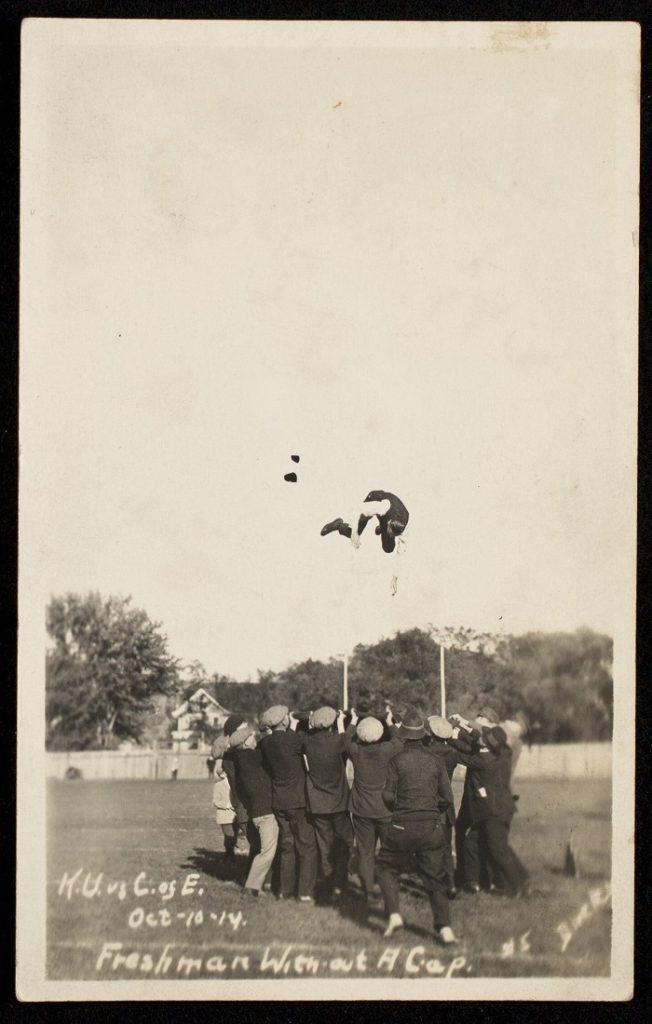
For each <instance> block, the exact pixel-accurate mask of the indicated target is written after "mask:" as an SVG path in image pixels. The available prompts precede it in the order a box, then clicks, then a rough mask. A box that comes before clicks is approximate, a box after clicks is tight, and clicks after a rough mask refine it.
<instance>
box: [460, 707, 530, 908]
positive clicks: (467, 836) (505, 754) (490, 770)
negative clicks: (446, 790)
mask: <svg viewBox="0 0 652 1024" xmlns="http://www.w3.org/2000/svg"><path fill="white" fill-rule="evenodd" d="M496 728H497V727H496V726H492V727H491V728H489V729H488V728H487V727H483V729H482V731H481V732H480V733H479V732H478V731H477V730H476V729H475V728H473V726H471V725H470V724H469V723H468V722H465V721H464V719H462V718H460V717H459V716H458V717H457V724H456V725H455V727H454V729H453V734H452V736H451V737H450V739H448V741H447V742H448V743H449V744H450V745H451V746H453V747H454V748H455V749H456V750H457V753H458V758H459V762H460V764H463V765H465V767H466V779H465V782H464V794H463V796H462V804H461V807H460V812H459V815H458V826H457V827H458V843H459V844H460V845H458V849H460V850H461V851H462V852H463V870H464V878H463V880H464V885H465V888H467V889H468V890H470V891H474V892H477V891H478V890H479V876H480V853H481V850H482V849H483V848H484V850H485V851H486V855H487V858H488V861H489V865H490V867H491V869H492V871H493V874H494V877H495V878H496V879H497V880H498V883H499V884H500V885H502V886H504V889H505V891H506V892H507V894H508V895H510V896H517V895H520V894H522V893H524V892H525V891H526V889H527V872H526V871H525V868H524V867H523V865H522V864H521V862H520V860H519V859H518V857H517V856H516V854H515V852H514V850H513V849H512V848H511V846H509V843H508V836H509V825H510V823H511V820H512V816H513V814H514V800H513V798H512V794H511V790H510V788H509V772H510V764H509V758H510V754H509V748H508V747H507V744H506V743H505V744H499V742H498V738H497V736H495V735H493V734H494V733H495V730H496ZM503 735H504V734H503ZM499 747H500V749H499Z"/></svg>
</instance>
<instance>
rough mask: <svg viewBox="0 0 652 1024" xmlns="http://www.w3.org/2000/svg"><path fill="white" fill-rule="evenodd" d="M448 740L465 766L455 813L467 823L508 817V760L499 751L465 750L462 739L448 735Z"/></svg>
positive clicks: (510, 804) (511, 803)
mask: <svg viewBox="0 0 652 1024" xmlns="http://www.w3.org/2000/svg"><path fill="white" fill-rule="evenodd" d="M448 743H449V744H450V745H451V746H452V747H454V748H455V749H456V750H457V752H458V758H459V763H460V764H463V765H465V767H466V779H465V780H464V794H463V796H462V804H461V807H460V813H459V815H458V817H459V818H460V819H461V820H462V821H463V822H468V823H469V825H475V824H478V823H479V822H481V821H486V820H487V818H492V817H494V818H504V817H511V816H512V815H513V813H514V801H513V800H512V796H511V792H510V790H509V779H508V780H507V786H506V785H505V766H506V765H507V768H509V761H508V760H507V759H506V758H504V757H503V756H502V754H501V755H499V756H496V755H495V754H491V753H490V752H489V751H484V750H477V751H476V752H474V753H469V752H468V744H467V743H466V742H465V741H461V742H460V740H454V739H450V740H448ZM510 758H511V755H510Z"/></svg>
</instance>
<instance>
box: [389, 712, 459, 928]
mask: <svg viewBox="0 0 652 1024" xmlns="http://www.w3.org/2000/svg"><path fill="white" fill-rule="evenodd" d="M398 731H399V735H400V736H401V738H402V739H403V740H404V743H403V750H402V751H400V752H399V753H398V754H396V755H395V756H394V757H393V758H392V760H391V761H390V762H389V767H388V771H387V778H386V780H385V789H384V790H383V799H384V801H385V803H386V804H387V806H388V807H389V808H390V809H391V811H392V820H391V824H390V825H389V828H388V830H387V834H386V837H385V839H384V840H383V845H382V847H381V850H380V853H379V854H378V858H377V861H376V871H377V875H378V882H379V884H380V888H381V889H382V892H383V897H384V899H385V912H386V914H387V917H388V922H387V928H386V930H385V933H384V934H385V937H389V936H390V935H392V934H393V933H394V932H395V931H396V930H397V928H402V927H403V923H404V922H403V918H402V917H401V914H400V911H399V884H400V878H401V875H402V874H403V873H404V872H405V871H406V870H407V867H408V863H409V861H410V860H411V858H412V856H413V857H414V859H415V861H416V866H417V871H418V872H419V875H420V877H421V879H422V881H423V884H424V885H425V888H426V890H427V892H428V897H429V899H430V906H431V909H432V914H433V923H434V928H435V932H436V933H437V934H438V936H439V939H440V941H441V942H442V943H443V944H444V945H447V946H448V945H451V944H453V943H454V942H456V941H457V940H456V938H455V935H454V934H453V931H452V929H451V927H450V910H449V903H448V899H447V897H446V887H447V875H446V839H445V835H444V829H443V827H442V823H441V815H442V811H445V810H446V808H447V807H448V806H449V805H450V804H452V802H453V794H452V792H451V786H450V782H449V779H448V773H447V772H446V768H445V766H444V764H443V762H442V761H441V760H440V759H439V758H436V757H433V756H432V754H431V753H430V752H429V751H428V750H427V749H426V747H424V745H423V743H422V740H423V739H424V737H425V735H426V730H425V726H424V721H423V718H422V717H421V715H420V714H419V713H418V712H417V711H415V710H409V711H407V712H406V714H405V716H404V718H403V720H402V722H401V725H400V726H399V730H398Z"/></svg>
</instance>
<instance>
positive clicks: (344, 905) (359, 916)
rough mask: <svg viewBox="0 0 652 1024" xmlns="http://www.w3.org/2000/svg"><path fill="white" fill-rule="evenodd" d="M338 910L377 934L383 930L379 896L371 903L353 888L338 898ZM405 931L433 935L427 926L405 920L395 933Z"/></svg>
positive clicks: (428, 936) (399, 933)
mask: <svg viewBox="0 0 652 1024" xmlns="http://www.w3.org/2000/svg"><path fill="white" fill-rule="evenodd" d="M338 910H339V912H340V915H341V916H342V917H343V918H346V919H347V920H349V921H352V922H353V923H354V924H356V925H358V926H359V927H361V928H367V929H368V930H369V931H372V932H375V933H376V934H377V935H379V936H380V935H382V933H383V931H384V930H385V926H386V924H387V921H386V918H385V911H384V907H383V901H382V899H380V898H379V899H378V900H377V901H376V902H374V903H373V904H368V903H367V902H366V900H365V899H364V897H363V895H362V892H361V891H359V890H355V889H353V890H350V891H349V892H348V893H347V894H346V896H344V897H343V898H342V899H341V900H340V902H339V904H338ZM405 933H408V934H410V935H416V936H417V937H418V938H421V939H431V940H432V937H433V933H432V931H428V929H427V928H422V927H421V925H418V924H412V923H410V922H409V921H406V922H405V925H404V927H403V928H402V929H401V930H400V932H398V933H397V934H398V935H399V936H400V935H401V934H405Z"/></svg>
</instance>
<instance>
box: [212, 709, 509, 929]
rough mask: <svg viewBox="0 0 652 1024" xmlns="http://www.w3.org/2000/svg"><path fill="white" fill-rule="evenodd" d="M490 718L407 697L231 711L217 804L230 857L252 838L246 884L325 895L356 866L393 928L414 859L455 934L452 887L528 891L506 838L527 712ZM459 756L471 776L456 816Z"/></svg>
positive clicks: (252, 893) (253, 891)
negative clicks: (426, 706) (365, 710)
mask: <svg viewBox="0 0 652 1024" xmlns="http://www.w3.org/2000/svg"><path fill="white" fill-rule="evenodd" d="M347 719H348V725H345V723H346V721H347ZM498 723H499V718H498V715H497V714H496V713H495V712H494V711H493V710H492V709H491V708H488V707H484V708H482V709H480V711H479V712H478V714H477V715H475V716H474V718H473V719H471V720H469V719H466V718H463V717H462V716H460V715H453V716H451V718H450V719H448V720H446V719H444V718H441V717H439V716H432V717H430V718H427V719H424V717H423V716H422V715H421V714H420V713H419V712H418V711H417V710H416V709H414V708H408V709H407V710H406V711H405V713H404V714H403V715H402V717H401V719H400V721H398V720H395V718H394V716H393V714H392V712H391V710H390V709H389V708H387V710H386V716H385V721H384V722H383V721H381V719H380V718H379V717H375V716H373V715H366V716H364V717H361V716H358V714H357V713H356V711H355V710H354V709H352V710H351V711H349V712H348V713H347V714H346V715H345V713H344V712H343V711H341V710H340V711H336V710H335V709H334V708H332V707H321V708H319V709H318V710H316V711H313V712H310V715H309V716H308V719H307V721H301V722H300V719H299V717H297V716H296V715H295V714H292V713H291V712H290V711H289V709H288V708H287V707H284V706H282V705H276V706H274V707H271V708H268V709H267V710H266V711H265V712H263V713H262V714H261V715H260V716H259V719H258V723H257V727H255V726H254V725H252V724H250V723H248V722H247V721H246V720H245V719H244V717H242V716H236V715H233V716H231V717H230V718H229V719H228V720H227V722H226V723H225V726H224V735H223V736H220V737H219V738H218V739H217V740H216V742H215V744H214V746H213V751H212V754H213V757H214V758H215V771H214V774H215V783H214V790H213V803H214V805H215V807H216V814H217V821H218V823H219V824H220V825H221V827H222V830H223V833H224V846H225V856H226V857H227V858H229V859H231V860H235V854H236V850H237V849H238V844H239V843H240V842H241V841H242V837H243V836H244V835H246V837H247V840H248V846H249V864H248V870H247V876H246V880H245V882H244V886H243V890H242V893H243V896H244V897H245V898H251V899H258V898H259V897H260V896H262V895H265V894H266V892H268V891H271V890H272V889H273V890H274V892H275V895H276V898H277V899H279V900H288V899H296V900H297V901H298V902H299V903H300V904H308V905H310V904H312V903H313V902H314V900H315V893H316V889H317V888H319V890H320V893H321V895H322V897H323V898H324V899H325V900H326V901H329V902H334V901H337V900H338V899H340V898H342V896H343V895H344V894H345V892H346V891H347V887H348V882H349V875H350V874H357V875H358V877H359V880H360V883H361V888H362V892H361V898H362V899H364V900H365V901H366V902H367V903H371V904H372V905H373V901H374V899H375V898H376V894H377V893H378V892H380V893H382V897H383V900H384V907H385V914H386V918H387V925H386V929H385V933H384V934H385V936H390V935H392V934H393V933H394V932H395V931H396V930H397V929H399V928H401V927H402V926H403V923H404V921H403V917H402V915H401V911H400V903H399V886H400V879H401V875H403V874H404V873H405V872H406V871H408V870H411V869H412V868H413V867H416V870H417V872H418V874H419V876H420V878H421V880H422V882H423V885H424V888H425V890H426V893H427V895H428V898H429V901H430V906H431V909H432V915H433V924H434V930H435V933H436V934H437V936H438V938H439V940H440V942H441V943H442V944H444V945H451V944H453V943H455V942H456V941H457V940H456V937H455V935H454V933H453V931H452V928H451V924H450V900H452V899H454V898H455V896H456V895H457V892H458V889H459V888H460V887H461V888H463V889H464V890H465V891H466V892H470V893H477V892H479V891H480V888H481V887H485V888H487V889H488V890H489V891H492V892H494V893H497V894H501V893H502V894H505V895H506V896H510V897H519V896H524V895H527V893H528V874H527V871H526V870H525V868H524V866H523V864H522V863H521V861H520V860H519V858H518V856H517V854H516V853H515V851H514V850H513V848H512V846H511V845H510V843H509V831H510V825H511V821H512V817H513V814H514V811H515V806H516V803H515V801H516V799H517V798H515V797H514V796H513V794H512V791H511V777H512V774H513V763H514V759H515V757H517V756H518V753H519V751H520V746H519V744H520V743H521V742H522V735H523V734H524V732H525V730H526V729H527V722H526V721H525V719H524V718H523V717H522V716H517V717H516V719H515V720H513V721H511V722H508V723H504V725H505V728H503V727H502V726H501V725H499V724H498ZM508 733H509V734H510V735H508ZM457 765H464V766H465V768H466V775H465V780H464V792H463V796H462V801H461V804H460V808H459V812H458V814H457V815H456V814H455V807H454V803H453V793H452V789H451V780H452V778H453V773H454V772H455V769H456V767H457ZM453 839H455V843H454V846H453ZM453 849H454V851H455V856H454V854H453Z"/></svg>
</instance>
